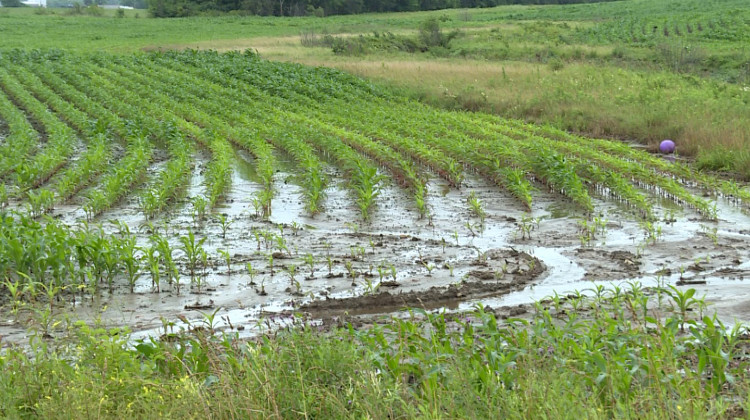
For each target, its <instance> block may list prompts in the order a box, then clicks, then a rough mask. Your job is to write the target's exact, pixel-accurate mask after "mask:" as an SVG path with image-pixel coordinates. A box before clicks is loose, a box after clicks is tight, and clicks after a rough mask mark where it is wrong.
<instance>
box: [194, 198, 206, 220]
mask: <svg viewBox="0 0 750 420" xmlns="http://www.w3.org/2000/svg"><path fill="white" fill-rule="evenodd" d="M192 204H193V223H200V222H202V221H204V220H205V219H206V211H207V210H208V200H206V198H205V197H202V196H198V197H194V198H193V200H192Z"/></svg>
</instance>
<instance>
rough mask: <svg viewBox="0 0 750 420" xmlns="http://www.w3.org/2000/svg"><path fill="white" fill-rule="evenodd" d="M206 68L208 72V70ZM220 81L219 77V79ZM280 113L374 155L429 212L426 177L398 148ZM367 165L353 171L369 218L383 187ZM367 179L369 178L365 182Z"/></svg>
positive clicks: (423, 210)
mask: <svg viewBox="0 0 750 420" xmlns="http://www.w3.org/2000/svg"><path fill="white" fill-rule="evenodd" d="M204 71H205V72H207V71H206V70H204ZM209 75H210V73H209ZM213 77H214V78H215V79H217V78H219V77H221V75H216V74H214V75H213ZM216 81H218V79H217V80H216ZM235 82H236V81H235ZM227 83H232V81H227ZM232 87H234V88H237V89H238V90H240V91H242V92H245V93H248V94H250V95H253V96H251V98H252V100H255V101H258V100H259V101H261V103H268V102H269V101H268V100H267V99H269V98H266V97H264V96H257V95H260V94H259V92H258V91H257V90H253V89H249V87H248V86H247V85H244V86H243V85H239V86H238V85H237V83H234V84H233V85H232ZM289 106H291V104H287V106H286V107H289ZM279 115H280V118H279V119H277V121H278V122H280V123H282V124H285V123H286V124H288V123H296V125H298V126H304V127H310V128H311V129H312V130H314V131H318V132H321V133H323V134H327V135H330V136H335V137H337V138H339V139H340V140H343V141H344V142H346V143H347V145H349V146H350V147H352V148H354V149H356V150H357V151H359V152H360V153H363V154H365V155H367V156H369V157H371V158H373V159H374V160H376V161H377V162H378V163H380V164H382V165H384V166H386V167H387V168H388V169H389V170H390V171H391V172H392V174H393V175H394V176H395V177H396V179H397V180H398V181H399V182H400V183H401V184H402V185H405V186H407V187H408V188H410V189H411V190H412V191H413V193H414V196H415V202H416V205H417V209H418V210H419V212H420V214H421V215H425V214H426V213H427V208H426V204H425V197H424V195H425V181H424V180H423V179H422V178H421V177H420V176H419V175H418V173H417V171H416V169H415V168H414V167H413V165H412V164H411V162H410V161H409V160H408V159H405V158H404V157H403V156H402V155H401V154H399V153H398V152H395V151H393V150H392V149H390V148H388V147H385V146H383V145H379V144H376V143H375V142H373V141H372V140H370V139H369V138H367V137H365V136H362V135H360V134H358V133H355V132H350V131H347V130H343V129H341V128H339V127H335V126H332V125H329V124H325V123H321V122H320V121H318V120H317V119H313V118H309V117H307V116H305V115H299V114H296V113H291V112H286V111H279ZM282 118H283V119H282ZM363 168H366V166H363V165H356V166H355V167H354V168H352V169H353V171H352V172H351V173H352V174H355V175H356V177H355V178H354V183H353V188H354V190H355V192H356V194H357V205H358V207H359V208H360V212H361V213H362V215H363V217H364V218H365V219H368V218H369V216H370V208H371V206H372V205H373V204H374V203H375V201H376V198H377V195H378V194H379V188H378V187H377V185H378V184H379V182H372V181H371V180H374V179H377V174H376V173H374V172H373V171H371V170H369V169H368V170H364V169H363ZM365 180H368V181H366V182H365ZM358 184H359V185H358Z"/></svg>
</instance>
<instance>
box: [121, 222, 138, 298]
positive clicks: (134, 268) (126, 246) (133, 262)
mask: <svg viewBox="0 0 750 420" xmlns="http://www.w3.org/2000/svg"><path fill="white" fill-rule="evenodd" d="M137 251H138V247H136V239H135V237H134V236H129V237H127V238H125V239H124V240H123V241H122V242H121V246H120V256H119V257H120V260H121V262H122V266H123V267H124V268H125V274H126V275H127V277H128V285H129V286H130V293H133V292H134V289H135V283H136V282H137V281H138V279H139V278H140V277H141V257H140V256H138V255H137V254H136V253H137Z"/></svg>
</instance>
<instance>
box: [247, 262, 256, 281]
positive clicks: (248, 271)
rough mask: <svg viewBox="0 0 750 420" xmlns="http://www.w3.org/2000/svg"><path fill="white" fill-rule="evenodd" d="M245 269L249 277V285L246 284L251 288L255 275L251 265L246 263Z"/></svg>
mask: <svg viewBox="0 0 750 420" xmlns="http://www.w3.org/2000/svg"><path fill="white" fill-rule="evenodd" d="M245 268H247V274H249V275H250V283H248V284H249V285H251V286H252V285H254V284H255V274H256V271H255V268H253V263H250V262H248V263H247V264H245Z"/></svg>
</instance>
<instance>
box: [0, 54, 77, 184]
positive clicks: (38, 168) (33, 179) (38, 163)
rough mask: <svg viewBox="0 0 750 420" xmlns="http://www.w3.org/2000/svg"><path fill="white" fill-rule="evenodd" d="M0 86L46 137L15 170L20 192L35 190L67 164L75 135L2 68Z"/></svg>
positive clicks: (0, 70) (74, 141)
mask: <svg viewBox="0 0 750 420" xmlns="http://www.w3.org/2000/svg"><path fill="white" fill-rule="evenodd" d="M0 85H2V88H3V89H4V90H5V92H6V93H7V94H8V96H9V97H11V98H12V99H13V100H14V101H15V102H16V103H17V105H19V106H20V107H22V108H23V109H24V110H25V111H26V112H27V113H28V115H30V116H31V117H32V118H33V119H34V120H35V121H37V122H38V123H39V124H40V125H41V127H43V129H44V132H45V133H46V135H47V143H46V144H45V147H43V148H42V149H41V150H40V152H39V153H37V154H36V155H34V157H33V158H31V159H28V160H26V161H24V162H22V163H20V164H19V165H18V166H17V167H16V168H15V175H16V180H17V182H18V185H19V186H20V187H21V188H22V189H24V190H25V189H29V188H36V187H38V186H40V185H41V184H43V183H44V182H46V181H47V180H48V179H50V178H51V177H52V176H53V175H54V174H55V172H57V171H58V170H59V169H60V168H61V167H62V166H63V165H65V164H66V163H67V162H68V159H69V158H70V157H71V156H72V154H73V150H74V149H75V147H74V146H75V145H76V141H77V139H76V135H75V132H74V131H73V129H71V128H70V127H69V126H68V125H66V124H65V123H63V122H62V121H60V119H59V118H57V117H56V116H55V115H54V114H53V113H51V112H49V109H48V108H47V106H46V105H45V104H43V103H42V102H40V101H39V100H37V99H36V98H35V97H34V96H33V95H31V94H30V93H29V92H28V91H27V90H26V89H25V88H24V87H23V86H22V85H21V84H20V83H19V82H18V81H17V80H16V79H15V78H14V77H13V76H11V75H10V74H9V73H8V71H7V70H5V69H4V68H0Z"/></svg>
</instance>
